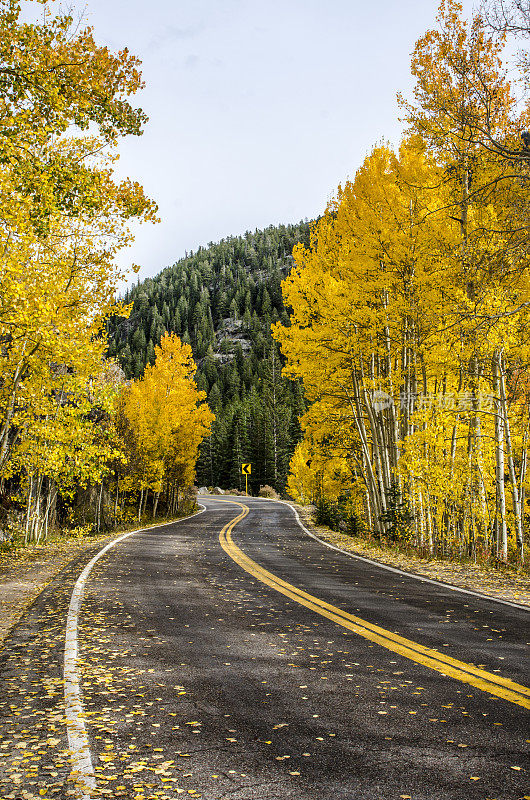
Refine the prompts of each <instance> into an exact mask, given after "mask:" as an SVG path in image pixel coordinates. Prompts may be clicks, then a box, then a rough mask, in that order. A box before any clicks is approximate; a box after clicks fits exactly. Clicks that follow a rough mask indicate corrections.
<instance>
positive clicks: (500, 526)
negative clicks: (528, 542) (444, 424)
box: [492, 353, 508, 561]
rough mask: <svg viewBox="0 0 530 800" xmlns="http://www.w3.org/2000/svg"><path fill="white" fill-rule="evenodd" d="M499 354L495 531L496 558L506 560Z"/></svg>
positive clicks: (495, 370)
mask: <svg viewBox="0 0 530 800" xmlns="http://www.w3.org/2000/svg"><path fill="white" fill-rule="evenodd" d="M499 361H500V353H496V354H495V356H494V358H493V365H492V366H493V380H494V392H495V488H496V495H497V497H496V504H495V505H496V508H495V529H496V534H497V541H496V549H497V556H498V558H500V559H502V560H503V561H506V560H507V559H508V532H507V529H506V495H505V489H504V418H503V415H502V409H501V398H500V391H501V390H500V374H499Z"/></svg>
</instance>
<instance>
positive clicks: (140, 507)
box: [138, 488, 144, 522]
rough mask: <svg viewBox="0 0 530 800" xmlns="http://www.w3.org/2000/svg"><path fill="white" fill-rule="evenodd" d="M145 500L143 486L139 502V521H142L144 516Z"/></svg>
mask: <svg viewBox="0 0 530 800" xmlns="http://www.w3.org/2000/svg"><path fill="white" fill-rule="evenodd" d="M143 500H144V490H143V488H142V490H141V492H140V502H139V503H138V522H140V520H141V518H142V504H143Z"/></svg>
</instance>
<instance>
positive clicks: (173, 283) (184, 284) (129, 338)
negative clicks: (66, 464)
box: [109, 222, 309, 491]
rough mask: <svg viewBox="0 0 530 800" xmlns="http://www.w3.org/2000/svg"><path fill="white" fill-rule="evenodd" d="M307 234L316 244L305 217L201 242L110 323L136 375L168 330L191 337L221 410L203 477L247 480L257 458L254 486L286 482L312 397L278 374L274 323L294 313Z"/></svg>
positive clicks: (112, 345) (202, 376) (205, 451)
mask: <svg viewBox="0 0 530 800" xmlns="http://www.w3.org/2000/svg"><path fill="white" fill-rule="evenodd" d="M300 241H302V242H304V243H305V244H308V241H309V223H307V222H300V223H299V224H298V225H279V226H277V227H275V226H270V227H269V228H266V229H265V230H263V231H256V232H255V233H246V234H245V236H238V237H230V238H228V239H223V240H221V241H220V242H219V243H217V244H210V245H209V246H208V247H206V248H203V247H201V248H199V249H198V250H197V252H196V253H191V254H190V255H187V256H186V257H185V258H182V259H181V260H180V261H178V262H177V263H176V264H174V265H173V266H171V267H167V268H166V269H164V270H163V271H162V272H161V273H160V274H159V275H157V276H156V277H155V278H148V279H147V280H145V281H143V282H142V283H138V284H137V285H136V286H135V287H134V288H133V289H131V290H130V291H129V292H128V293H127V295H126V297H125V299H126V301H127V302H133V311H132V313H131V316H130V317H129V319H127V320H113V321H112V322H111V324H110V326H109V354H110V355H113V356H116V357H117V358H118V360H119V361H120V363H121V364H122V367H123V369H124V370H125V373H126V374H127V376H128V377H138V376H140V375H141V374H142V372H143V370H144V367H145V365H146V363H147V362H148V361H149V362H150V363H152V362H153V360H154V348H155V345H157V344H158V342H159V341H160V338H161V336H162V334H163V333H164V331H171V332H172V331H174V332H176V333H178V334H179V336H180V337H181V338H182V339H183V341H185V342H188V343H189V344H191V346H192V348H193V353H194V356H195V360H196V362H197V365H198V371H197V383H198V386H199V388H200V389H203V390H204V391H206V392H207V395H208V402H209V404H210V406H211V408H212V410H213V411H214V413H215V414H216V417H217V419H216V422H215V423H214V426H213V430H212V435H211V437H210V438H209V439H207V440H206V441H205V442H204V445H203V447H202V450H201V454H200V457H199V462H198V465H197V481H198V483H199V484H200V485H203V484H204V485H208V486H212V485H219V486H223V487H231V488H236V487H238V488H241V487H242V486H244V482H243V480H242V476H241V462H242V461H243V462H244V461H249V462H251V463H252V490H253V491H257V490H258V489H259V486H260V485H263V484H266V483H267V484H269V485H271V486H274V487H275V488H276V489H278V490H281V489H282V488H283V487H284V485H285V479H286V474H287V468H288V464H289V460H290V457H291V454H292V451H293V449H294V445H295V444H296V442H297V441H298V438H299V435H300V431H299V425H298V417H299V416H300V414H301V413H303V411H304V400H303V396H302V392H301V389H300V387H299V385H298V384H293V383H292V382H291V381H287V380H285V379H284V378H282V377H281V375H280V371H281V357H280V354H279V351H278V348H277V346H276V344H275V343H274V342H273V340H272V337H271V334H270V326H271V323H273V322H277V321H278V320H281V321H282V322H287V321H288V315H287V313H286V311H285V308H284V306H283V301H282V294H281V281H282V280H283V278H284V277H285V276H286V274H287V273H288V272H289V270H290V268H291V266H292V263H293V260H292V255H291V253H292V250H293V247H294V245H295V244H297V243H298V242H300Z"/></svg>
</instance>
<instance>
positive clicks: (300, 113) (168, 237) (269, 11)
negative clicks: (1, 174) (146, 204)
mask: <svg viewBox="0 0 530 800" xmlns="http://www.w3.org/2000/svg"><path fill="white" fill-rule="evenodd" d="M464 5H465V9H466V11H467V12H469V11H470V9H471V8H472V2H471V0H469V1H468V2H465V4H464ZM437 6H438V0H377V2H373V1H372V2H370V1H369V0H327V2H325V3H323V2H322V0H149V1H147V0H89V2H88V3H87V4H85V2H81V0H74V8H75V9H76V12H79V11H82V10H83V9H85V14H86V17H87V19H88V21H89V22H90V24H92V25H93V26H94V28H95V38H96V41H98V42H100V43H105V44H108V45H109V46H110V47H111V48H112V49H113V50H117V49H121V48H123V47H125V46H127V47H128V48H129V49H130V50H131V51H132V52H133V53H135V54H136V55H138V56H139V57H140V58H141V59H142V61H143V74H144V78H145V81H146V88H145V90H144V91H143V92H142V93H141V94H140V95H139V96H138V104H139V105H141V106H142V107H143V109H144V110H145V111H146V112H147V114H148V115H149V118H150V121H149V123H148V125H147V128H146V130H145V133H144V135H143V136H142V137H140V138H132V137H131V139H129V140H128V141H127V140H126V141H124V142H122V144H121V146H120V151H121V153H122V156H121V159H120V165H119V172H120V173H122V174H127V175H130V176H131V177H134V178H135V179H137V180H139V181H140V182H141V183H142V184H143V186H144V187H145V190H146V192H147V194H148V195H149V196H151V197H152V198H154V199H155V200H156V201H157V203H158V204H159V208H160V216H161V218H162V222H161V223H160V224H159V225H157V226H156V227H153V226H143V227H142V228H140V229H139V230H138V232H137V236H136V241H135V244H134V246H133V247H132V248H131V249H130V250H128V251H127V253H124V254H122V256H121V258H120V260H121V261H122V262H124V263H130V262H133V261H134V262H136V263H138V264H139V265H140V266H141V271H140V277H147V276H149V275H155V274H156V273H157V272H159V271H160V270H161V269H162V268H163V267H165V266H167V265H168V264H172V263H174V262H175V261H176V260H177V259H178V258H180V257H181V256H183V255H184V253H185V251H186V250H187V251H190V250H195V249H196V248H197V247H198V246H199V245H201V244H203V245H204V244H207V243H208V242H210V241H217V240H219V239H221V238H223V237H225V236H230V235H237V234H240V233H244V232H245V231H246V230H254V229H255V228H263V227H265V226H267V225H270V224H277V223H282V222H283V223H289V222H297V221H298V220H300V219H304V218H305V217H307V218H309V219H311V218H312V217H314V216H315V215H317V214H319V213H321V212H322V211H323V209H324V208H325V205H326V202H327V200H328V199H329V198H330V197H331V196H332V195H333V193H334V192H335V190H336V187H337V185H338V184H339V183H340V182H343V181H344V180H345V179H346V178H347V177H351V176H353V175H354V173H355V171H356V169H357V168H358V166H359V165H360V164H361V162H362V160H363V158H364V157H365V155H366V154H367V153H368V152H369V151H370V149H371V147H372V146H373V145H374V144H375V143H376V142H378V141H380V140H381V139H389V140H390V141H391V142H394V143H395V142H396V141H397V140H398V139H399V132H400V128H401V124H400V122H399V120H398V115H399V112H398V108H397V104H396V100H395V96H396V92H397V91H398V90H401V91H404V92H405V93H407V91H410V88H411V80H410V75H409V63H410V52H411V51H412V49H413V46H414V43H415V41H416V39H417V38H418V37H419V36H421V35H422V33H423V32H424V31H425V30H426V29H427V28H429V27H431V26H432V25H433V23H434V18H435V14H436V9H437Z"/></svg>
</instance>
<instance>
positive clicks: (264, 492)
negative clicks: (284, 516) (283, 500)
mask: <svg viewBox="0 0 530 800" xmlns="http://www.w3.org/2000/svg"><path fill="white" fill-rule="evenodd" d="M258 497H268V498H270V499H271V500H279V499H280V495H279V494H278V492H277V491H276V489H273V488H272V486H267V484H265V486H260V490H259V492H258Z"/></svg>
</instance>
